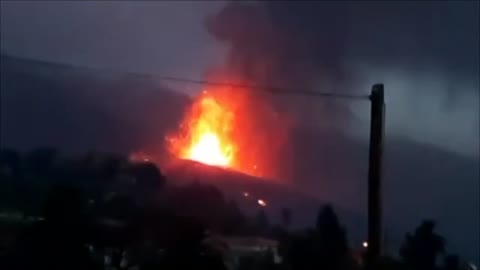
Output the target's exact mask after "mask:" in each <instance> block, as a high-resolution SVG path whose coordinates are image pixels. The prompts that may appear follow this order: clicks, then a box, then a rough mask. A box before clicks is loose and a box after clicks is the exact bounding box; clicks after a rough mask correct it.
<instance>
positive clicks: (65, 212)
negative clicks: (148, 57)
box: [7, 185, 95, 270]
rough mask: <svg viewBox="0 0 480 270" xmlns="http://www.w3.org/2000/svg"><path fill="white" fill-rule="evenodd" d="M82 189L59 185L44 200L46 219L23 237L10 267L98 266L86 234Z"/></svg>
mask: <svg viewBox="0 0 480 270" xmlns="http://www.w3.org/2000/svg"><path fill="white" fill-rule="evenodd" d="M82 208H83V207H82V201H81V196H80V194H79V192H78V191H77V190H76V189H74V188H72V187H69V186H63V185H56V186H55V187H54V188H52V190H51V192H50V193H49V196H48V199H47V201H46V203H45V207H44V211H43V216H44V218H45V220H44V221H42V222H39V223H37V224H35V225H34V226H33V227H32V228H31V230H28V231H27V232H26V233H25V234H24V235H23V236H22V237H21V240H20V242H19V245H18V246H17V248H15V251H14V254H13V255H12V256H11V259H12V260H10V261H9V265H8V267H7V268H8V269H79V270H80V269H95V265H94V264H93V263H92V261H91V259H90V257H89V253H88V250H87V249H86V242H85V240H86V238H85V232H86V227H85V223H84V221H85V217H84V214H83V210H82Z"/></svg>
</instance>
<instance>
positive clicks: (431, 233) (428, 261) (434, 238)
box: [400, 220, 445, 270]
mask: <svg viewBox="0 0 480 270" xmlns="http://www.w3.org/2000/svg"><path fill="white" fill-rule="evenodd" d="M444 248H445V241H444V239H443V237H441V236H440V235H438V234H437V233H435V222H434V221H431V220H426V221H424V222H423V223H422V224H421V225H420V226H419V227H417V229H416V230H415V232H414V233H413V234H411V233H408V234H407V235H406V237H405V242H404V243H403V245H402V247H401V248H400V255H401V256H402V258H403V260H404V261H405V263H406V264H407V265H408V266H409V267H410V268H411V269H418V270H420V269H422V270H431V269H435V261H436V259H437V256H438V255H439V254H440V253H442V252H443V251H444Z"/></svg>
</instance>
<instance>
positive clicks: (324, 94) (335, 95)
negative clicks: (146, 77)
mask: <svg viewBox="0 0 480 270" xmlns="http://www.w3.org/2000/svg"><path fill="white" fill-rule="evenodd" d="M154 77H157V76H154ZM157 78H159V79H161V80H164V81H174V82H183V83H192V84H202V85H215V86H228V87H235V88H257V89H262V90H265V91H267V92H270V93H272V94H287V95H288V94H291V95H306V96H316V97H329V98H341V99H361V100H368V99H370V96H369V95H349V94H338V93H332V92H317V91H311V90H300V89H298V90H296V89H291V88H283V87H273V86H266V85H247V84H234V83H223V82H212V81H205V80H193V79H187V78H179V77H170V76H159V77H157Z"/></svg>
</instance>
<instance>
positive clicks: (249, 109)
mask: <svg viewBox="0 0 480 270" xmlns="http://www.w3.org/2000/svg"><path fill="white" fill-rule="evenodd" d="M206 87H207V88H205V89H204V91H202V92H201V93H200V94H199V95H198V96H197V97H196V98H195V100H194V102H193V103H192V105H191V106H190V107H189V108H188V110H187V111H186V112H185V115H184V118H183V120H182V122H181V125H180V126H179V129H178V130H175V131H174V133H171V134H169V135H168V136H167V138H166V139H167V147H168V150H169V151H170V153H171V154H173V156H175V157H178V158H181V159H188V160H194V161H197V162H201V163H204V164H207V165H214V166H221V167H226V168H229V169H233V170H237V171H240V172H242V173H245V174H249V175H253V176H257V177H262V178H266V177H272V178H273V177H276V175H275V170H274V169H275V167H276V165H275V160H276V158H277V157H278V154H277V153H278V152H279V149H280V147H281V145H282V142H283V141H284V139H285V138H286V137H285V131H286V127H285V126H286V123H285V119H284V118H280V117H278V114H277V113H276V112H275V111H274V110H273V108H272V107H271V106H270V105H269V104H268V102H266V101H265V100H264V99H263V98H262V97H260V96H259V95H255V94H254V93H253V91H251V90H252V89H246V88H240V87H233V86H224V85H208V86H206Z"/></svg>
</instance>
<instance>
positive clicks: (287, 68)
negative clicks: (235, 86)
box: [206, 1, 480, 156]
mask: <svg viewBox="0 0 480 270" xmlns="http://www.w3.org/2000/svg"><path fill="white" fill-rule="evenodd" d="M478 10H479V3H478V2H475V1H464V2H422V3H416V2H412V3H409V2H395V3H390V2H389V3H381V2H348V1H338V2H333V1H332V2H327V1H325V2H321V1H318V2H316V1H310V2H298V1H297V2H293V1H282V2H269V1H268V2H261V1H259V2H250V3H238V2H230V3H228V4H227V5H226V6H225V7H224V8H223V9H222V10H221V11H220V12H218V13H216V14H213V15H212V16H211V17H209V18H208V20H207V23H206V25H207V28H208V30H209V32H210V33H211V34H212V35H213V36H214V37H216V38H217V40H219V41H221V42H223V43H224V44H225V45H226V46H227V47H228V54H227V59H226V67H227V68H228V69H230V70H231V72H232V73H235V74H241V76H242V78H243V79H244V80H245V81H247V82H249V83H254V84H262V85H263V84H266V85H273V86H284V87H289V88H293V89H311V90H315V91H323V92H331V91H335V92H348V93H357V94H368V93H369V90H370V87H371V84H373V83H376V82H383V83H385V85H386V91H387V93H386V95H387V103H388V106H390V107H389V118H390V119H394V120H393V121H392V122H391V123H390V127H391V130H392V131H393V132H394V133H395V134H396V135H399V136H404V135H405V132H404V131H405V130H407V131H408V132H407V133H408V134H407V137H409V138H412V139H413V140H416V141H419V142H425V141H428V140H432V141H431V142H429V143H432V144H434V145H437V146H440V147H443V148H446V149H448V150H452V151H457V152H461V153H468V154H472V153H471V152H472V151H471V148H472V147H471V146H472V145H473V146H475V145H478V139H475V138H478V135H479V131H478V128H477V129H475V128H472V129H465V128H464V127H465V126H473V127H475V126H478V120H479V119H478V117H474V116H473V115H478V111H479V105H478V98H479V87H478V86H479V78H478V73H479V36H478V33H479V31H480V28H479V11H478ZM465 96H468V97H469V98H468V99H465V98H463V97H465ZM399 97H401V98H399ZM439 97H442V98H439ZM272 99H273V98H272ZM274 99H275V100H280V101H281V102H275V103H276V104H281V105H280V107H278V108H282V110H287V111H288V112H289V113H291V114H294V115H296V116H297V117H296V118H297V119H301V120H300V121H298V122H301V124H302V125H312V123H322V125H326V126H328V127H329V128H331V127H332V125H333V126H338V125H340V128H341V129H347V130H349V131H352V132H351V133H354V134H355V133H362V132H364V128H358V125H361V124H359V123H363V125H366V124H367V123H365V122H366V121H368V118H365V117H364V115H365V111H366V110H367V109H368V106H367V105H365V104H361V105H359V106H363V107H364V109H360V110H359V109H358V108H357V104H353V105H351V104H350V103H348V102H337V101H318V100H315V99H311V98H304V97H288V98H284V97H275V98H274ZM405 110H407V111H409V112H418V111H424V112H426V113H427V115H429V116H428V117H423V118H422V117H420V118H418V117H415V115H414V114H413V115H412V113H407V115H408V118H409V119H410V121H405V119H403V118H404V116H405ZM428 112H432V113H428ZM433 113H435V114H437V115H438V117H437V118H435V117H433V115H432V114H433ZM366 115H367V116H368V113H367V114H366ZM416 118H418V119H416ZM452 118H455V119H458V121H455V122H456V123H450V124H449V126H450V128H451V129H452V130H456V132H444V131H445V121H444V120H442V119H452ZM397 119H403V120H398V121H397ZM359 120H360V121H359ZM355 121H356V122H355ZM422 121H423V122H422ZM352 122H353V123H352ZM427 122H428V123H427ZM426 124H428V125H426ZM315 126H316V127H317V128H318V125H317V124H315ZM410 126H418V127H420V128H415V129H412V128H410ZM422 126H423V127H426V126H428V129H429V130H427V129H426V128H421V127H422ZM431 134H435V136H431ZM442 134H444V135H442ZM356 135H359V134H356ZM452 135H453V136H456V137H458V138H459V139H458V141H459V142H460V141H463V142H464V141H468V142H469V143H468V144H469V145H468V144H467V145H465V144H464V143H454V144H452V143H445V142H446V141H449V139H448V138H451V136H452ZM477 148H478V147H477ZM469 149H470V150H469ZM473 155H477V156H478V153H473Z"/></svg>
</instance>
